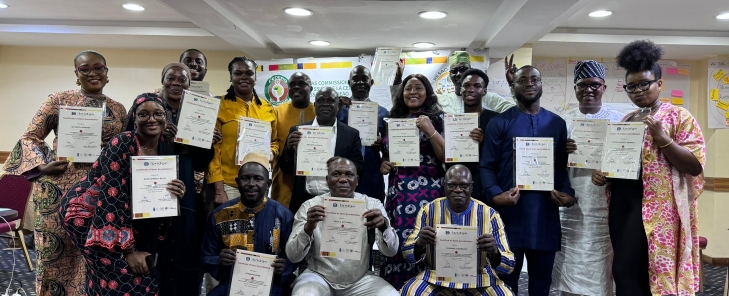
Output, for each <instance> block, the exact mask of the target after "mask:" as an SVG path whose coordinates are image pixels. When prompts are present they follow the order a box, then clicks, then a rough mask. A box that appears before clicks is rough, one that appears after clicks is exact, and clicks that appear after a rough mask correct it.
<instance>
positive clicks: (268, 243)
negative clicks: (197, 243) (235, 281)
mask: <svg viewBox="0 0 729 296" xmlns="http://www.w3.org/2000/svg"><path fill="white" fill-rule="evenodd" d="M239 200H240V199H238V198H236V199H233V200H230V201H228V202H226V203H224V204H222V205H221V206H219V207H218V208H216V209H215V210H214V211H213V213H212V214H210V217H209V218H208V222H207V225H206V229H205V238H204V240H203V245H202V265H203V270H204V271H205V272H207V273H210V275H211V276H213V277H214V278H215V279H217V280H218V281H220V284H219V285H218V286H216V287H215V288H214V289H213V290H212V291H210V293H208V296H227V295H229V291H228V290H230V281H231V276H232V275H233V268H232V266H219V265H218V262H219V260H220V252H221V251H222V250H223V249H242V250H248V251H253V252H258V253H264V254H271V255H277V257H278V258H286V268H285V269H284V271H283V273H282V274H281V275H274V277H273V282H272V285H273V287H272V289H271V294H270V295H272V296H284V295H289V294H290V293H291V289H290V286H291V283H292V282H293V280H294V278H295V276H294V275H293V271H294V270H295V269H296V266H295V264H293V263H291V261H289V259H288V257H287V256H286V242H287V241H288V239H289V236H290V235H291V227H292V225H293V223H294V215H293V214H291V211H289V209H287V208H286V207H284V206H283V205H281V204H280V203H278V202H276V201H275V200H273V199H270V198H266V197H264V200H263V203H261V204H260V205H259V206H257V207H255V208H247V207H246V206H244V205H243V204H242V203H240V202H239ZM231 295H232V294H231Z"/></svg>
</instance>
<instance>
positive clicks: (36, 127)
mask: <svg viewBox="0 0 729 296" xmlns="http://www.w3.org/2000/svg"><path fill="white" fill-rule="evenodd" d="M73 62H74V68H75V70H74V73H76V85H78V86H80V89H76V90H67V91H61V92H56V93H52V94H51V95H49V96H48V98H47V99H46V100H45V102H43V104H42V105H41V107H40V109H39V110H38V112H36V113H35V116H34V117H33V119H32V120H31V123H30V125H29V126H28V129H27V130H26V131H25V133H24V134H23V136H22V137H21V138H20V141H18V143H17V145H16V146H15V148H14V149H13V151H12V153H11V154H10V158H8V160H7V162H6V163H5V168H4V169H5V171H6V172H7V173H8V174H15V175H23V176H26V177H27V178H28V180H30V181H32V182H34V183H35V185H34V186H33V191H32V192H31V194H30V198H32V200H33V204H34V205H35V206H34V208H35V217H36V221H37V222H36V223H37V224H36V226H35V231H34V237H35V247H36V250H37V251H38V252H37V254H38V259H37V262H36V264H37V265H36V268H37V270H38V272H37V277H38V279H37V281H36V291H37V293H38V295H46V294H54V295H55V294H65V295H80V294H82V291H83V284H84V276H85V270H84V264H83V257H82V256H81V253H79V251H78V250H77V249H76V248H74V247H73V245H72V244H71V241H70V240H69V238H68V236H67V235H66V232H65V231H64V230H63V228H62V226H61V221H60V219H59V216H58V208H59V203H60V201H61V197H62V195H63V194H64V193H65V192H66V191H67V190H68V189H69V188H70V186H71V185H73V184H74V183H76V182H78V180H80V179H81V178H82V177H83V176H86V173H87V172H88V170H89V169H91V164H90V163H83V162H80V161H73V160H70V161H68V160H59V159H57V157H58V158H61V159H72V156H76V155H71V154H65V153H62V154H65V155H60V154H59V153H57V151H58V148H59V142H60V145H61V146H64V145H65V146H67V147H74V145H76V144H81V145H83V146H88V147H84V148H90V149H89V150H95V151H94V153H95V154H96V155H98V151H101V147H102V146H103V145H106V143H107V142H108V141H109V139H111V138H112V137H113V136H114V135H116V134H118V133H119V132H121V131H122V130H123V126H124V118H125V114H126V109H125V108H124V106H123V105H122V104H120V103H118V102H117V101H114V100H112V99H110V98H109V97H107V96H106V95H104V86H106V84H107V83H109V77H108V76H107V74H108V72H109V69H108V68H107V67H106V59H104V57H103V56H102V55H101V54H99V53H97V52H94V51H83V52H81V53H79V54H78V55H77V56H76V58H75V59H74V60H73ZM69 107H73V108H72V109H74V113H82V112H78V111H83V113H93V112H98V113H100V114H101V116H100V118H101V119H100V120H101V121H100V125H101V127H100V130H96V131H94V133H96V135H95V136H93V137H92V138H88V139H84V143H75V142H77V141H76V138H74V137H73V136H71V137H66V138H65V139H64V140H63V141H59V137H62V136H65V135H61V133H60V132H59V128H63V129H65V128H67V127H70V126H72V125H75V123H77V121H75V120H73V117H71V116H68V119H66V118H63V119H59V118H61V116H59V115H60V113H61V112H62V110H61V109H69ZM86 111H89V112H86ZM74 115H75V114H74ZM97 128H98V126H97ZM52 131H53V132H54V133H55V134H56V137H55V138H54V139H53V150H49V149H48V146H47V145H46V143H45V138H46V137H47V136H48V134H50V133H51V132H52ZM74 131H76V130H75V129H74ZM76 136H80V135H76ZM77 138H78V137H77ZM94 143H95V145H94ZM69 144H70V145H69ZM79 147H80V146H79ZM94 148H95V149H94ZM67 150H68V149H67ZM92 158H93V157H92Z"/></svg>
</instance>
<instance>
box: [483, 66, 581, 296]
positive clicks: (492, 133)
mask: <svg viewBox="0 0 729 296" xmlns="http://www.w3.org/2000/svg"><path fill="white" fill-rule="evenodd" d="M514 79H515V81H514V83H513V84H512V86H511V92H512V93H513V94H514V96H515V97H516V101H517V108H511V109H509V110H508V111H506V112H504V113H501V114H500V115H499V116H496V117H495V118H494V119H492V120H491V123H489V125H488V127H486V131H485V138H486V140H485V142H484V144H483V149H482V150H481V165H480V167H479V168H480V170H481V181H482V183H483V187H484V196H485V198H486V200H487V201H488V203H489V204H493V207H494V209H496V210H497V211H498V212H499V213H500V214H501V217H502V218H503V220H504V225H505V226H506V234H507V235H508V236H509V245H510V246H511V248H512V251H513V252H514V256H515V258H516V264H515V268H514V272H513V273H512V274H510V275H501V276H500V277H501V279H502V280H503V281H504V282H505V283H506V284H507V285H508V286H509V287H511V289H512V291H513V292H514V294H517V293H518V281H519V274H520V272H521V267H522V264H523V262H524V256H525V255H526V256H527V259H528V260H529V295H533V296H536V295H544V296H546V295H548V294H549V287H550V285H551V282H552V265H553V263H554V256H555V253H556V252H557V250H559V247H560V237H561V229H560V221H559V207H563V206H567V207H569V206H572V205H573V204H574V203H575V202H576V199H575V198H574V197H573V196H574V190H572V188H571V187H570V182H569V179H568V176H567V153H566V152H565V142H566V140H567V127H566V126H565V121H564V120H563V119H562V118H560V117H559V116H557V115H556V114H554V113H552V112H549V111H547V110H545V109H543V108H540V106H539V99H540V97H541V96H542V78H541V74H540V72H539V70H537V69H536V68H534V67H532V66H524V67H522V68H520V69H518V70H517V71H516V73H515V75H514ZM515 138H518V139H520V140H523V141H522V143H523V144H524V147H528V145H529V144H530V143H533V144H536V145H537V146H539V147H542V148H545V149H551V151H552V152H551V153H542V154H540V155H536V154H535V155H534V158H533V159H538V158H537V156H538V157H540V158H542V159H544V160H543V161H534V162H533V163H529V164H528V166H527V165H523V163H516V164H515V158H516V157H517V156H518V153H517V151H515V150H516V149H515V148H516V145H515V144H516V143H517V142H516V140H515ZM545 142H551V143H553V144H551V145H549V146H544V145H545ZM520 145H521V144H520ZM532 146H534V145H532ZM529 148H530V149H531V148H534V147H529ZM525 150H527V149H525ZM549 159H554V161H553V162H552V161H549ZM545 161H546V162H545ZM535 167H536V169H535ZM539 167H541V168H542V169H540V168H539ZM549 167H553V169H551V170H549V169H546V168H549ZM535 171H536V172H535ZM530 174H534V175H536V174H539V176H529V175H530ZM525 175H527V178H522V179H529V177H531V178H533V179H536V177H539V178H540V179H541V180H544V182H549V183H550V185H553V186H550V188H553V189H552V190H549V191H538V190H529V189H528V188H530V185H529V184H517V183H516V181H517V178H516V176H525ZM533 182H535V183H534V184H536V182H537V180H533ZM517 185H519V186H520V187H523V188H522V189H519V187H517ZM540 187H544V186H542V185H540ZM522 196H523V198H520V197H522Z"/></svg>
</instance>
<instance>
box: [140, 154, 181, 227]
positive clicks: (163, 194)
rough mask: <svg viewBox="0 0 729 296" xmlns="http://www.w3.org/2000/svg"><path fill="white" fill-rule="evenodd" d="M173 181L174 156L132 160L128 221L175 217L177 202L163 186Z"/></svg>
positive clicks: (146, 157) (143, 157)
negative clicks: (129, 215)
mask: <svg viewBox="0 0 729 296" xmlns="http://www.w3.org/2000/svg"><path fill="white" fill-rule="evenodd" d="M174 179H177V156H176V155H171V156H132V213H133V216H132V217H133V218H134V219H146V218H159V217H174V216H177V215H178V213H179V210H178V208H179V200H178V199H177V197H176V196H174V195H172V193H170V191H169V190H167V184H169V183H170V181H172V180H174ZM188 190H192V188H188Z"/></svg>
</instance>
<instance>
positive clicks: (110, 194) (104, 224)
mask: <svg viewBox="0 0 729 296" xmlns="http://www.w3.org/2000/svg"><path fill="white" fill-rule="evenodd" d="M135 104H136V105H137V108H136V109H135V113H134V125H135V131H126V132H123V133H121V134H118V135H116V136H114V138H113V139H112V140H111V142H110V143H109V145H107V146H106V148H104V150H102V152H101V155H100V156H99V158H98V159H97V160H96V162H95V163H94V164H93V167H92V169H91V170H89V172H88V175H87V176H84V177H83V178H81V180H80V182H79V183H77V184H75V185H73V186H72V187H71V189H70V190H69V191H68V192H67V193H66V195H65V196H64V197H63V199H62V201H61V213H60V217H61V219H63V227H64V228H65V230H66V231H67V232H68V234H69V237H70V238H71V240H72V241H73V244H74V245H75V246H76V248H78V249H79V250H81V251H82V253H83V256H84V257H85V259H86V260H85V261H86V280H85V281H84V283H85V285H86V291H85V294H84V295H100V296H107V295H109V296H112V295H113V296H126V295H150V296H151V295H157V293H158V284H159V272H158V269H156V268H152V267H151V266H147V264H146V261H145V258H146V257H147V256H150V255H154V254H156V253H157V250H160V249H161V246H160V242H161V241H164V239H165V236H166V234H167V230H168V228H169V225H170V220H171V219H170V218H150V219H141V220H132V208H131V201H132V198H133V197H132V187H131V185H132V179H131V178H132V168H131V158H132V156H156V155H174V150H173V149H172V147H171V146H169V145H168V144H167V143H166V142H165V141H163V140H162V139H161V135H162V130H163V129H164V126H165V121H166V114H165V109H164V106H163V105H164V103H163V102H162V99H160V98H159V97H158V96H157V95H155V94H151V93H146V94H142V95H140V96H139V97H137V100H136V101H135ZM167 190H169V191H170V193H172V194H173V195H175V196H176V197H177V198H181V197H182V196H184V195H185V192H186V190H185V184H183V183H182V181H180V180H172V181H171V182H170V183H169V184H168V185H167ZM78 295H81V294H78Z"/></svg>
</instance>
